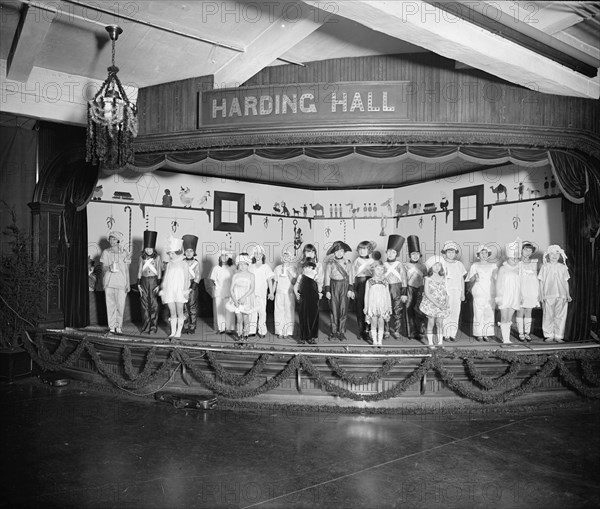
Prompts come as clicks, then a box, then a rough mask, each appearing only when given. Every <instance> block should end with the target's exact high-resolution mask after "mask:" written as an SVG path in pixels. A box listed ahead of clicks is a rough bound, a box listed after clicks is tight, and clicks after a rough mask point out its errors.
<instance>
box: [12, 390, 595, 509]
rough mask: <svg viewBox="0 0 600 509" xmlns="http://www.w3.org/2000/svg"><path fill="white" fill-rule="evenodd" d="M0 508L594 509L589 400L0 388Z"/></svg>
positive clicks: (592, 412) (592, 406) (592, 411)
mask: <svg viewBox="0 0 600 509" xmlns="http://www.w3.org/2000/svg"><path fill="white" fill-rule="evenodd" d="M0 405H1V406H0V407H1V409H2V454H1V458H2V459H1V460H0V461H1V465H2V467H1V475H2V486H3V490H2V491H3V493H2V496H1V497H0V506H1V507H7V508H17V507H20V508H38V507H39V508H61V509H62V508H130V507H131V508H144V509H146V508H162V507H166V508H194V507H206V508H218V507H232V508H238V507H239V508H245V507H259V508H279V507H281V508H295V507H301V508H312V507H322V508H354V507H356V508H379V507H389V508H470V507H477V508H486V509H489V508H545V509H546V508H561V509H565V508H585V507H590V508H592V507H593V508H596V507H600V475H599V472H600V404H599V403H592V402H587V401H584V400H575V399H570V400H569V401H568V402H562V403H561V402H559V401H557V402H555V403H554V404H549V403H545V404H544V405H540V406H536V407H533V408H532V407H529V408H527V409H518V408H514V407H513V408H511V409H510V410H509V411H506V412H499V411H497V410H493V411H492V410H491V409H485V408H483V407H482V409H481V410H473V409H470V410H464V411H460V409H453V410H449V409H448V411H446V409H444V407H443V404H440V405H438V406H437V407H436V408H435V410H436V412H434V413H430V412H429V410H432V409H426V408H423V410H424V411H423V412H417V413H416V414H415V413H414V409H415V406H414V404H413V405H411V411H410V412H408V411H407V412H406V413H402V412H400V413H399V414H396V415H343V414H335V413H324V412H319V411H317V410H314V411H304V412H302V413H298V412H296V411H290V410H285V409H284V408H281V407H266V408H264V409H261V410H254V411H247V410H244V411H242V410H239V411H238V410H231V409H229V410H225V409H222V408H220V407H219V406H217V407H216V408H215V409H213V410H190V409H175V408H174V407H172V406H170V405H168V404H166V403H163V402H157V401H155V400H154V399H152V398H149V397H147V398H139V397H133V396H130V395H127V394H125V393H116V392H115V393H110V392H103V391H101V390H99V389H98V388H97V387H96V386H90V385H86V384H84V383H82V382H75V381H72V382H71V383H70V384H69V385H68V386H66V387H61V388H57V387H53V386H51V385H47V384H44V383H42V382H41V381H40V380H39V379H37V378H30V379H25V380H22V381H19V382H17V383H15V384H12V385H3V386H0Z"/></svg>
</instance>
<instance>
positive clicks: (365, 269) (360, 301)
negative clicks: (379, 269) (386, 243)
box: [352, 240, 376, 341]
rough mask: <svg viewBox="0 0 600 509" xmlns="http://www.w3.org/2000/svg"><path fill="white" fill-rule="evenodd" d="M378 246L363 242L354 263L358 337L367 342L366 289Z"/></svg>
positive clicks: (366, 241) (357, 249) (358, 248)
mask: <svg viewBox="0 0 600 509" xmlns="http://www.w3.org/2000/svg"><path fill="white" fill-rule="evenodd" d="M375 247H376V244H375V243H374V242H370V241H368V240H363V241H362V242H361V243H360V244H359V245H358V247H357V248H356V251H357V252H358V258H357V259H356V260H354V262H353V263H352V274H354V295H355V298H354V305H355V307H356V323H357V324H358V335H359V337H362V338H363V339H364V340H365V341H367V340H368V339H369V331H368V327H369V325H368V324H367V323H366V321H365V312H364V307H365V288H366V285H367V281H368V280H369V279H370V278H371V276H372V273H371V266H372V264H373V258H372V256H371V255H372V253H373V250H374V249H375Z"/></svg>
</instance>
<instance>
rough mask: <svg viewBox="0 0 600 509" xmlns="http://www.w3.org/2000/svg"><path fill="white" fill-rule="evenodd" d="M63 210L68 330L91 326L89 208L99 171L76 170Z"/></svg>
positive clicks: (65, 313)
mask: <svg viewBox="0 0 600 509" xmlns="http://www.w3.org/2000/svg"><path fill="white" fill-rule="evenodd" d="M73 173H74V175H73V179H72V180H71V183H70V185H69V190H68V196H67V199H66V205H65V211H64V221H63V225H64V235H62V236H61V244H62V247H63V250H62V252H63V256H62V259H63V264H64V270H65V276H64V278H63V281H64V285H63V302H64V315H65V326H66V327H85V326H87V325H89V323H90V316H89V289H88V261H87V259H88V234H87V209H86V205H87V203H88V202H89V200H90V198H91V196H92V194H93V191H94V187H95V186H96V183H97V181H98V169H97V167H95V166H91V165H89V164H85V165H83V166H78V167H77V168H73Z"/></svg>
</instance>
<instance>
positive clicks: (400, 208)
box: [396, 200, 410, 216]
mask: <svg viewBox="0 0 600 509" xmlns="http://www.w3.org/2000/svg"><path fill="white" fill-rule="evenodd" d="M409 210H410V200H408V201H407V202H406V203H405V204H403V205H400V204H397V205H396V215H397V216H407V215H408V211H409Z"/></svg>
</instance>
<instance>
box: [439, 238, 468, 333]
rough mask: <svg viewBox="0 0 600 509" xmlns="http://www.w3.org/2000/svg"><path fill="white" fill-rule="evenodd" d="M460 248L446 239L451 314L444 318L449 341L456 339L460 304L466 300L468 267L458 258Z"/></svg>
mask: <svg viewBox="0 0 600 509" xmlns="http://www.w3.org/2000/svg"><path fill="white" fill-rule="evenodd" d="M459 253H460V248H459V247H458V244H457V243H456V242H454V241H451V240H449V241H446V242H445V243H444V246H443V247H442V255H443V256H444V271H445V272H446V289H447V290H448V308H449V309H450V314H449V315H448V316H447V317H446V318H445V319H444V336H446V337H447V338H448V340H449V341H456V335H457V334H458V324H459V323H460V306H461V304H462V302H463V301H464V300H465V274H466V273H467V269H465V266H464V265H463V264H462V262H461V261H460V260H458V259H457V258H458V256H459Z"/></svg>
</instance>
